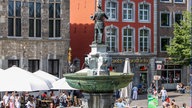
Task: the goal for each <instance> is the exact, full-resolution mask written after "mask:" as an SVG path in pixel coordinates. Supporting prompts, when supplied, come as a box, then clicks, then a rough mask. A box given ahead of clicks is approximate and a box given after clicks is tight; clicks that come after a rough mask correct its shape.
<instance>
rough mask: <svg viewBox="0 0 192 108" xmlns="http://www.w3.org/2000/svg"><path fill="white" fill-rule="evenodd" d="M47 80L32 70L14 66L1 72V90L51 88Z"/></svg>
mask: <svg viewBox="0 0 192 108" xmlns="http://www.w3.org/2000/svg"><path fill="white" fill-rule="evenodd" d="M49 89H50V88H49V86H48V85H47V83H46V82H45V81H43V80H42V79H40V78H39V77H37V76H35V75H34V74H32V73H31V72H28V71H26V70H23V69H21V68H19V67H16V66H12V67H10V68H8V69H6V70H4V71H2V72H0V91H38V90H49Z"/></svg>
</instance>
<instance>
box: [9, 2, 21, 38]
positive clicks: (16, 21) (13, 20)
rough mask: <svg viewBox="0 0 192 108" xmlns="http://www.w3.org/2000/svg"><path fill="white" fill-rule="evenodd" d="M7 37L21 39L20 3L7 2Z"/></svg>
mask: <svg viewBox="0 0 192 108" xmlns="http://www.w3.org/2000/svg"><path fill="white" fill-rule="evenodd" d="M8 36H12V37H21V1H17V0H9V1H8Z"/></svg>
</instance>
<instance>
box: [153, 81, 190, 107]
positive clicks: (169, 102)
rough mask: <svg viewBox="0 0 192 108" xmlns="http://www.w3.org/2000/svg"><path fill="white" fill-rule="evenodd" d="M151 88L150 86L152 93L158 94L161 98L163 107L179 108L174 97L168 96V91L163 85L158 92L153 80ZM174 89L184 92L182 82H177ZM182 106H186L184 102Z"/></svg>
mask: <svg viewBox="0 0 192 108" xmlns="http://www.w3.org/2000/svg"><path fill="white" fill-rule="evenodd" d="M151 88H152V94H153V95H154V96H158V97H159V98H161V101H162V106H163V108H179V106H178V105H177V103H176V101H175V99H174V98H172V99H171V98H170V97H169V96H168V92H167V90H166V89H165V88H164V87H161V89H160V92H158V91H157V90H156V85H155V82H154V81H153V82H152V83H151ZM176 89H177V90H178V91H179V92H181V93H185V87H184V84H183V83H178V84H177V87H176ZM182 108H188V107H187V106H186V103H183V104H182Z"/></svg>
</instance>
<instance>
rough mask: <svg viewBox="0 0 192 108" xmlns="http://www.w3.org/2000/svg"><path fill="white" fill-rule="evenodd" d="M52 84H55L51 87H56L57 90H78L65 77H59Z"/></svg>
mask: <svg viewBox="0 0 192 108" xmlns="http://www.w3.org/2000/svg"><path fill="white" fill-rule="evenodd" d="M52 85H53V88H51V89H55V90H77V89H75V88H73V87H71V86H69V84H68V83H67V81H66V79H65V78H62V79H59V80H58V81H56V82H54V83H53V84H52Z"/></svg>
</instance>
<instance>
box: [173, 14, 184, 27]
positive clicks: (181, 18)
mask: <svg viewBox="0 0 192 108" xmlns="http://www.w3.org/2000/svg"><path fill="white" fill-rule="evenodd" d="M181 20H183V15H182V13H175V22H176V23H178V24H180V23H181Z"/></svg>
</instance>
